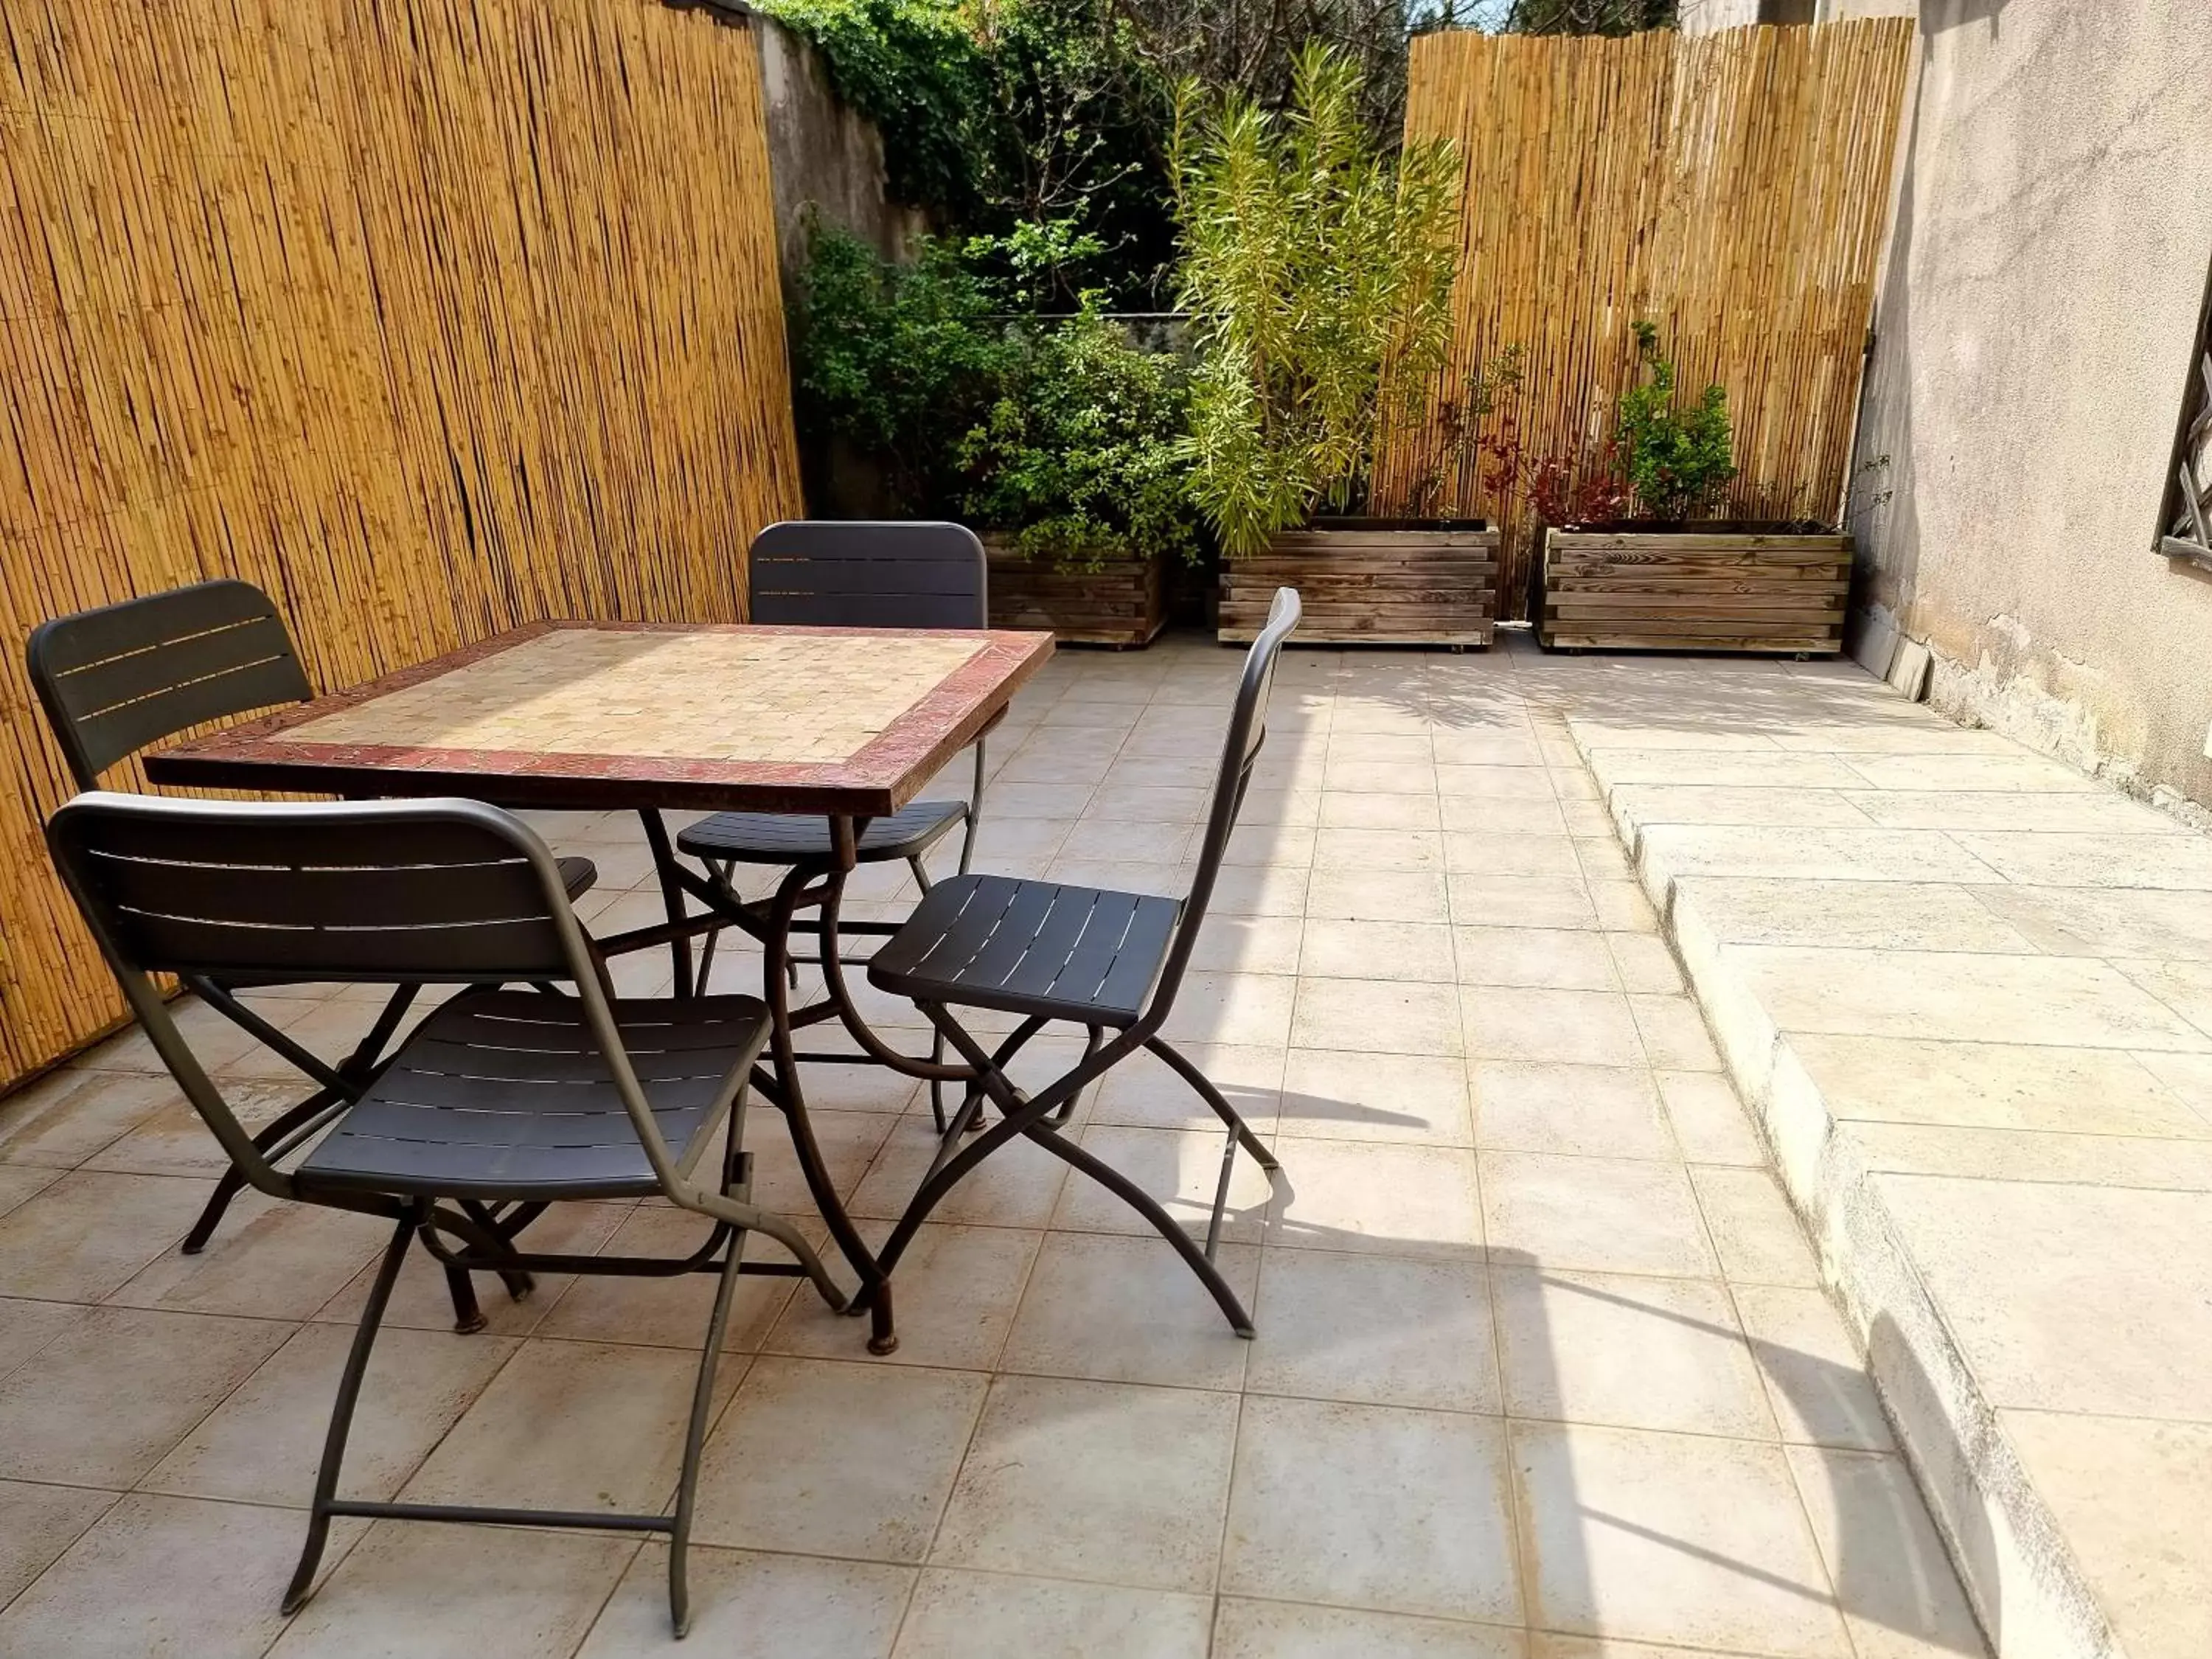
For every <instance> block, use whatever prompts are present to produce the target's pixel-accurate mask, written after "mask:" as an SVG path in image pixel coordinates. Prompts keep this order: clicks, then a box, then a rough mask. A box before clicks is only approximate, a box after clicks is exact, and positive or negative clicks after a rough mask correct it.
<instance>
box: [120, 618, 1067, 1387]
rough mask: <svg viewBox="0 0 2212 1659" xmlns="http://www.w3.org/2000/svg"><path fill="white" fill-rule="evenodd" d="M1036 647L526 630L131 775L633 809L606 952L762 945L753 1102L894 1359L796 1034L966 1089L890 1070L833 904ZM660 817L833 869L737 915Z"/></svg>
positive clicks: (686, 964)
mask: <svg viewBox="0 0 2212 1659" xmlns="http://www.w3.org/2000/svg"><path fill="white" fill-rule="evenodd" d="M1052 648H1053V641H1052V635H1049V634H1030V633H1008V632H999V631H995V630H988V631H986V630H936V629H880V628H870V629H840V628H790V627H751V626H745V625H741V624H695V623H577V622H553V623H533V624H531V625H529V626H526V627H523V628H518V629H513V630H512V631H510V632H507V633H504V634H501V635H496V636H495V637H493V638H491V639H488V640H485V641H482V642H481V643H479V644H476V645H471V646H467V647H463V648H462V649H460V650H458V651H454V652H452V653H448V654H447V655H445V656H442V657H440V658H437V659H435V660H433V661H430V662H426V663H423V664H421V665H418V666H416V667H412V668H408V669H404V670H402V671H398V672H397V673H393V674H389V675H386V676H385V677H384V678H380V679H377V680H374V681H371V682H370V683H368V684H365V685H362V686H357V687H356V688H354V689H353V690H347V691H341V692H338V693H336V694H335V695H332V696H325V697H321V698H318V699H317V700H315V701H314V702H309V703H304V704H301V705H300V706H298V707H296V708H289V709H287V710H285V711H284V712H283V713H281V714H272V715H269V716H266V717H264V718H263V719H260V720H252V721H249V722H246V723H244V724H241V725H239V726H231V727H228V728H227V729H225V730H222V731H220V732H215V733H213V734H211V735H208V736H204V737H199V738H191V739H188V740H186V741H185V742H183V743H180V744H175V745H173V747H171V748H169V749H167V750H162V751H161V752H158V753H156V754H154V755H151V756H149V757H148V759H147V763H146V771H147V775H148V776H149V778H151V779H152V780H153V781H155V782H157V783H164V784H181V785H194V786H204V787H221V788H234V789H251V790H264V791H272V792H277V793H295V794H296V793H314V794H335V795H340V796H344V797H347V798H349V799H369V798H374V797H390V796H442V795H461V796H467V797H471V798H472V799H478V800H483V801H489V802H491V803H493V804H494V805H500V806H504V807H510V808H536V809H545V810H556V811H607V810H610V809H620V810H624V811H635V812H636V813H637V814H638V815H639V817H641V819H642V820H643V822H644V826H645V833H646V838H647V843H648V845H649V846H650V848H651V849H652V853H653V864H654V867H655V870H656V872H657V874H658V877H659V885H660V890H661V895H662V898H663V901H664V908H665V914H666V917H667V920H666V921H665V922H662V923H659V924H656V925H654V926H652V927H641V928H636V929H632V930H630V931H629V932H625V933H617V934H614V935H611V936H609V937H606V938H603V939H600V940H599V945H600V948H601V950H602V951H604V952H605V953H606V954H608V955H618V954H622V953H623V952H626V951H638V950H645V949H651V948H655V947H658V946H660V945H666V946H667V947H668V948H669V950H670V951H671V957H673V960H674V970H673V971H674V988H675V994H677V995H678V996H685V995H689V994H691V991H692V989H693V974H692V966H691V955H690V941H691V940H692V939H695V938H696V937H698V936H700V935H701V934H702V933H708V932H711V931H713V930H714V929H716V928H720V927H736V928H738V929H740V930H742V931H743V932H744V933H747V934H749V935H750V936H751V937H752V938H754V939H757V940H759V941H760V944H761V946H762V956H763V961H762V1000H763V1002H764V1003H766V1005H767V1006H768V1007H769V1012H770V1013H771V1015H772V1017H773V1021H774V1028H773V1036H772V1037H771V1039H770V1042H769V1052H768V1054H767V1056H766V1065H765V1066H764V1067H763V1068H757V1069H756V1071H755V1073H754V1078H753V1084H754V1087H755V1088H756V1089H757V1090H758V1091H760V1092H761V1093H762V1094H763V1096H764V1097H766V1098H767V1099H768V1100H769V1103H771V1104H772V1105H775V1107H777V1108H778V1109H781V1111H782V1113H783V1115H784V1116H785V1119H786V1121H787V1122H788V1124H789V1126H790V1129H791V1136H792V1142H793V1149H794V1151H795V1152H796V1153H797V1156H798V1159H799V1166H800V1169H801V1170H802V1172H803V1173H804V1175H805V1180H806V1183H807V1187H808V1189H809V1191H810V1192H811V1194H812V1195H813V1198H814V1201H815V1204H816V1206H817V1208H818V1209H819V1210H820V1211H821V1212H822V1217H823V1220H824V1221H825V1222H826V1223H827V1224H828V1225H829V1231H830V1233H831V1235H832V1236H833V1237H835V1238H836V1241H837V1244H838V1248H839V1249H840V1250H842V1252H843V1254H844V1255H845V1256H846V1258H847V1260H848V1261H850V1262H851V1263H852V1265H853V1268H854V1272H855V1273H858V1274H859V1275H860V1279H861V1285H862V1290H861V1294H860V1297H856V1298H855V1301H856V1305H865V1306H866V1307H867V1308H868V1310H869V1311H870V1314H871V1317H872V1321H873V1323H874V1330H873V1334H872V1340H871V1344H870V1346H872V1347H879V1351H887V1350H888V1347H889V1346H890V1345H891V1344H892V1343H893V1342H894V1341H895V1340H896V1339H895V1337H894V1336H893V1327H892V1323H891V1314H890V1286H889V1284H888V1282H887V1280H886V1279H885V1278H884V1274H883V1273H882V1272H881V1270H880V1269H879V1268H878V1265H877V1263H876V1260H875V1258H874V1256H873V1255H871V1253H870V1252H869V1250H868V1249H867V1247H866V1244H865V1243H863V1242H862V1241H861V1239H860V1234H859V1231H858V1230H857V1229H855V1228H854V1225H853V1223H852V1220H851V1218H850V1217H848V1215H847V1213H846V1212H845V1207H844V1205H843V1202H842V1200H841V1199H840V1198H839V1196H838V1194H837V1192H836V1188H835V1186H834V1184H833V1183H832V1182H831V1181H830V1179H829V1172H828V1170H827V1168H826V1167H825V1165H824V1164H823V1160H822V1156H821V1152H820V1149H819V1147H818V1146H817V1144H816V1141H815V1138H814V1134H813V1132H812V1129H811V1127H810V1125H809V1122H808V1119H807V1114H806V1107H805V1093H804V1088H803V1085H802V1083H801V1079H800V1076H799V1062H800V1061H801V1060H827V1059H836V1060H841V1061H844V1062H847V1063H849V1062H850V1061H851V1060H852V1058H853V1057H851V1056H845V1055H807V1054H799V1052H798V1049H797V1047H796V1042H795V1038H796V1034H797V1033H798V1032H799V1030H803V1029H805V1027H807V1026H810V1025H815V1024H823V1023H826V1022H829V1021H832V1020H836V1021H838V1022H840V1023H842V1024H843V1026H844V1027H845V1029H846V1030H848V1032H849V1033H850V1034H851V1035H852V1036H853V1038H854V1041H855V1042H857V1043H858V1044H859V1045H860V1048H861V1050H862V1051H863V1054H862V1058H863V1059H864V1060H872V1061H874V1062H875V1063H878V1064H881V1065H886V1066H893V1067H895V1068H896V1069H897V1070H900V1071H902V1072H904V1073H908V1075H911V1076H915V1077H921V1078H935V1079H939V1080H941V1081H966V1080H969V1079H972V1077H973V1076H974V1073H973V1072H972V1070H971V1069H970V1068H969V1067H968V1066H964V1065H955V1064H946V1063H943V1062H937V1061H933V1060H928V1059H923V1058H918V1057H915V1056H909V1055H906V1054H901V1053H900V1052H899V1051H897V1050H896V1048H892V1047H891V1046H890V1044H889V1043H887V1042H884V1040H883V1039H882V1037H881V1036H878V1034H877V1033H876V1032H875V1031H874V1030H872V1029H871V1028H870V1027H869V1025H868V1024H867V1023H866V1020H865V1019H864V1018H862V1016H861V1015H860V1011H859V1010H858V1009H857V1008H856V1007H855V1006H854V1002H853V1000H852V998H851V996H850V995H849V994H848V991H847V989H846V986H845V981H844V976H843V974H842V970H841V969H840V968H839V966H838V963H837V952H838V939H839V937H840V933H841V927H840V921H839V910H840V905H841V901H842V891H843V888H844V884H845V879H846V878H847V876H848V874H849V873H850V872H851V871H852V869H853V868H854V863H855V854H856V850H857V847H858V842H859V837H860V833H861V831H862V830H863V829H865V828H866V824H867V823H868V821H869V820H870V819H872V818H874V817H884V816H887V815H889V814H890V813H893V812H896V811H898V810H899V809H900V808H901V807H902V806H904V805H907V804H908V802H909V801H911V800H913V799H915V796H916V795H917V794H919V793H920V792H921V788H922V787H923V786H924V785H925V784H926V783H927V781H929V780H930V778H931V777H932V776H933V775H935V774H936V772H937V771H938V770H939V768H941V767H942V766H943V765H944V764H945V762H946V761H948V760H950V759H951V757H953V756H954V755H956V754H957V753H958V752H959V751H960V750H962V749H963V748H964V747H966V746H967V745H968V744H969V743H970V742H972V741H973V740H974V739H975V738H976V737H977V736H978V735H979V734H980V733H981V732H983V731H984V730H985V729H986V728H987V727H988V726H991V725H993V724H994V723H995V722H996V721H997V720H998V719H999V718H1000V716H1001V715H1002V714H1004V713H1005V712H1006V708H1007V706H1008V704H1009V703H1010V702H1012V699H1013V696H1014V694H1015V692H1016V691H1017V690H1019V689H1020V687H1021V686H1022V684H1024V682H1025V681H1027V680H1028V679H1029V678H1030V676H1031V675H1033V674H1034V673H1036V671H1037V669H1038V668H1039V667H1041V666H1042V665H1043V663H1044V661H1045V659H1046V658H1048V656H1049V655H1050V654H1051V653H1052ZM668 811H754V812H780V813H797V814H805V815H808V816H819V817H823V818H826V819H827V820H828V823H829V843H830V848H831V852H830V855H829V857H828V858H827V859H826V860H817V861H814V862H813V863H812V864H811V865H806V864H802V865H799V866H794V867H793V869H792V871H791V872H789V873H788V874H787V875H786V876H785V877H784V878H783V879H782V880H781V883H780V884H778V886H777V888H776V890H775V892H774V893H773V894H772V895H771V896H769V897H766V898H763V899H757V900H750V901H748V900H745V899H744V898H743V897H741V896H739V895H738V893H737V892H736V891H735V890H733V889H732V888H731V887H729V886H728V885H727V884H724V883H722V882H720V881H717V880H715V879H713V878H710V876H709V875H708V874H707V873H704V872H701V871H699V870H696V869H694V868H693V867H692V866H690V865H689V864H686V863H684V862H683V861H681V860H678V857H677V855H676V854H675V851H674V849H673V848H672V846H671V842H670V837H669V833H668V829H667V826H666V824H665V822H664V820H663V817H662V814H663V813H664V812H668ZM687 899H690V900H696V901H697V902H698V905H699V906H700V907H701V908H697V909H694V908H691V907H690V905H689V904H688V903H687V902H686V901H687ZM803 914H804V915H807V919H806V920H802V919H801V917H802V915H803ZM854 927H855V930H856V931H857V930H858V927H859V925H858V924H855V925H854ZM870 931H880V927H878V928H876V929H871V930H870ZM794 932H798V933H812V934H813V935H814V936H815V937H816V938H817V939H819V941H820V943H821V951H820V956H821V958H822V962H823V980H824V992H823V995H822V996H821V997H820V998H819V999H817V1000H814V1001H812V1002H810V1003H807V1004H805V1005H803V1006H793V1000H792V993H791V990H790V986H789V983H788V982H787V967H788V966H789V964H790V963H792V962H793V957H792V952H791V942H792V935H793V933H794Z"/></svg>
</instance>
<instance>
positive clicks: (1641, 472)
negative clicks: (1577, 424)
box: [1614, 322, 1735, 520]
mask: <svg viewBox="0 0 2212 1659" xmlns="http://www.w3.org/2000/svg"><path fill="white" fill-rule="evenodd" d="M1635 328H1636V350H1637V356H1638V358H1639V359H1640V360H1641V361H1640V367H1639V370H1638V378H1637V383H1636V384H1635V385H1634V386H1631V387H1630V388H1629V389H1628V390H1627V391H1626V392H1623V393H1622V394H1621V398H1620V418H1619V421H1618V422H1617V424H1616V426H1615V428H1614V441H1615V443H1616V444H1617V445H1618V447H1619V451H1620V458H1621V462H1622V465H1623V467H1624V469H1625V471H1626V475H1627V482H1628V487H1629V488H1630V489H1632V491H1634V492H1635V495H1636V500H1637V501H1638V504H1639V505H1640V506H1641V507H1643V509H1644V513H1646V514H1648V515H1649V516H1650V517H1651V518H1654V519H1662V520H1680V519H1698V518H1705V517H1709V516H1711V513H1712V510H1713V507H1714V506H1715V504H1716V503H1717V501H1719V499H1720V495H1721V491H1722V490H1723V489H1724V488H1725V487H1726V486H1727V484H1728V482H1729V479H1731V478H1733V477H1735V463H1734V462H1733V461H1732V460H1731V459H1730V456H1729V417H1728V393H1727V392H1724V391H1723V390H1722V389H1721V387H1719V386H1707V387H1706V388H1705V391H1704V392H1701V393H1700V394H1699V397H1698V398H1697V400H1696V401H1695V402H1694V403H1692V404H1688V405H1687V406H1686V407H1684V408H1680V409H1678V408H1676V407H1675V404H1674V363H1673V362H1670V361H1669V360H1668V358H1667V357H1665V356H1662V355H1661V352H1660V349H1659V329H1658V326H1657V325H1656V324H1653V323H1648V322H1638V324H1636V325H1635Z"/></svg>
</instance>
